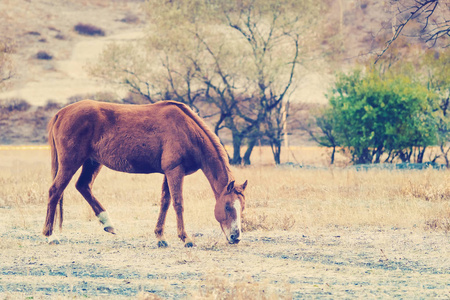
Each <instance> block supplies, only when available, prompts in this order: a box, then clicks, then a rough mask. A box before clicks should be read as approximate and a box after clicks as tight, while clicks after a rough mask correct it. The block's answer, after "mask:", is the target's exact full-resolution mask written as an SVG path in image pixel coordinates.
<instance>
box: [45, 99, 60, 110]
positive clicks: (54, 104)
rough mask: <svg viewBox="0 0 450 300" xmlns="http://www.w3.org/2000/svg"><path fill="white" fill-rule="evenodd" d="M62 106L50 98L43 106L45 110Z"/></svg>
mask: <svg viewBox="0 0 450 300" xmlns="http://www.w3.org/2000/svg"><path fill="white" fill-rule="evenodd" d="M61 107H62V105H61V103H58V102H56V101H54V100H48V101H47V103H46V104H45V106H44V107H43V108H44V110H46V111H49V110H58V109H60V108H61Z"/></svg>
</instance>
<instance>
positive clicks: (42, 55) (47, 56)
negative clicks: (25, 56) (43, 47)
mask: <svg viewBox="0 0 450 300" xmlns="http://www.w3.org/2000/svg"><path fill="white" fill-rule="evenodd" d="M36 58H37V59H43V60H51V59H53V55H51V54H49V53H47V52H45V51H39V52H38V53H36Z"/></svg>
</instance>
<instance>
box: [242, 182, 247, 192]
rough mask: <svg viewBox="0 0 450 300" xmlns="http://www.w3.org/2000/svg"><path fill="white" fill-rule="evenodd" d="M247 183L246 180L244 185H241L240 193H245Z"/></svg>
mask: <svg viewBox="0 0 450 300" xmlns="http://www.w3.org/2000/svg"><path fill="white" fill-rule="evenodd" d="M247 183H248V180H246V181H245V182H244V184H242V185H241V188H242V191H245V188H246V187H247Z"/></svg>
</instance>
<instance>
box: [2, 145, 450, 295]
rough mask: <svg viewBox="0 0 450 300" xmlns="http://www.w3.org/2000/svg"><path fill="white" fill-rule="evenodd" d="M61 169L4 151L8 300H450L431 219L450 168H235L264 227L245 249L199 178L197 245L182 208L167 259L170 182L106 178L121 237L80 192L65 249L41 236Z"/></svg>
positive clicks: (107, 174) (441, 207) (28, 154)
mask: <svg viewBox="0 0 450 300" xmlns="http://www.w3.org/2000/svg"><path fill="white" fill-rule="evenodd" d="M268 151H269V150H268ZM24 165H25V166H27V167H26V168H23V166H24ZM49 168H50V166H49V153H48V150H47V149H35V150H32V149H29V150H19V149H18V150H2V151H0V255H1V259H0V299H4V298H6V299H16V298H21V299H24V298H30V297H33V299H41V298H42V299H49V298H50V299H54V298H57V299H61V298H62V299H65V298H85V297H88V298H97V297H100V298H106V297H107V298H108V299H110V298H117V299H118V298H126V297H138V298H141V299H147V298H150V299H152V298H157V297H160V298H164V299H196V298H197V299H198V298H201V299H239V297H240V299H279V298H282V297H285V298H287V299H291V298H294V299H304V298H320V299H337V298H358V299H361V298H369V299H375V298H378V299H386V298H401V299H432V298H440V299H448V298H450V235H449V231H448V223H447V225H446V226H447V227H446V228H447V230H444V229H443V228H441V229H439V230H431V229H432V228H433V227H432V226H425V225H426V224H425V223H424V221H425V220H427V219H430V218H431V219H433V218H438V217H439V215H440V214H444V215H445V214H446V213H445V209H447V211H448V195H449V194H448V189H447V188H446V186H445V182H448V181H446V178H447V177H448V174H447V173H446V172H444V173H441V172H438V171H430V172H425V173H419V172H412V173H400V172H398V173H389V172H387V171H383V172H381V173H380V174H378V173H377V172H372V173H370V172H368V173H355V172H354V171H351V172H340V171H338V170H335V171H334V172H333V173H332V174H330V173H329V172H327V171H314V170H301V169H291V168H287V169H282V168H270V167H265V168H264V169H259V168H253V169H252V168H234V172H235V174H236V178H237V179H238V180H239V181H242V179H243V178H247V179H249V182H250V183H249V187H248V191H247V197H248V199H247V208H246V215H245V216H244V217H245V218H244V220H249V221H251V220H253V221H252V222H249V221H246V224H250V225H252V224H253V225H252V226H250V225H246V227H245V228H248V230H247V232H244V234H243V239H242V241H241V242H240V243H239V244H238V245H228V244H227V243H226V240H225V237H224V236H223V234H222V232H221V230H220V226H219V224H218V223H217V221H216V220H215V219H214V216H213V210H214V200H213V199H212V197H213V195H212V192H211V190H210V187H209V186H208V182H207V181H206V179H205V178H204V175H203V174H201V172H197V173H196V174H194V175H191V176H188V177H186V181H185V189H184V190H185V201H186V205H185V220H186V229H187V232H188V234H190V235H191V236H193V238H194V239H195V243H196V247H194V248H190V249H187V248H184V247H183V244H182V243H181V241H179V240H178V238H177V237H176V220H175V214H174V212H173V209H172V208H171V209H169V212H168V216H167V222H166V237H167V240H168V242H169V247H168V248H166V249H159V248H157V246H156V239H155V237H154V234H153V230H154V226H155V224H156V219H157V215H158V211H159V204H158V203H159V197H160V187H161V182H162V176H161V175H130V174H123V173H118V172H113V171H110V170H108V169H106V168H105V169H104V170H102V172H101V173H100V175H99V178H98V179H97V180H96V184H95V185H94V193H95V195H96V196H97V197H98V199H99V200H100V201H101V202H102V204H103V205H105V207H106V208H107V209H108V211H109V213H110V215H111V218H112V219H113V221H114V223H115V227H116V229H117V231H118V234H117V235H111V234H109V233H106V232H104V231H103V229H102V227H101V225H100V224H99V222H98V221H97V219H96V217H95V216H94V215H93V213H92V210H91V209H90V207H89V205H87V203H86V202H85V201H84V199H82V197H81V196H80V194H79V193H78V192H77V191H76V190H75V187H74V182H72V183H71V184H69V186H68V188H67V189H66V192H65V200H64V203H65V204H64V211H65V214H64V216H65V217H64V220H65V221H64V225H63V231H62V232H61V234H60V241H61V243H60V244H59V245H49V244H48V243H47V240H46V238H44V237H43V236H42V234H41V230H42V226H43V223H44V217H45V210H46V205H45V203H46V201H47V199H46V195H47V190H48V187H49V186H50V178H49V177H50V176H49V174H50V170H49ZM383 174H384V175H383ZM330 176H332V177H330ZM356 176H358V177H356ZM446 176H447V177H446ZM76 177H77V175H76V176H75V178H74V180H76ZM384 177H386V180H385V179H384ZM332 178H334V180H333V179H332ZM281 182H284V183H281ZM408 182H409V183H408ZM402 183H404V185H403V186H402V185H401V184H402ZM399 185H400V186H399ZM422 186H424V189H423V190H422ZM413 187H414V189H413V190H409V188H413ZM399 193H401V194H399ZM411 193H413V194H414V195H416V197H411V195H412V194H411ZM422 193H427V195H428V200H425V199H421V198H422V196H420V195H422ZM434 194H435V196H433V195H434ZM417 197H420V198H417ZM446 199H447V200H446ZM340 207H343V208H340ZM433 207H434V208H433ZM427 215H429V216H428V217H427ZM424 217H425V220H424ZM399 219H402V220H399ZM286 220H287V221H294V222H295V223H291V224H290V225H288V226H286V225H283V224H281V223H283V222H285V221H286ZM441 220H442V221H445V220H447V222H448V215H447V218H441ZM329 224H333V225H329ZM370 224H373V225H370ZM252 227H253V228H252ZM255 228H256V229H255ZM258 228H259V229H258ZM282 229H284V230H282Z"/></svg>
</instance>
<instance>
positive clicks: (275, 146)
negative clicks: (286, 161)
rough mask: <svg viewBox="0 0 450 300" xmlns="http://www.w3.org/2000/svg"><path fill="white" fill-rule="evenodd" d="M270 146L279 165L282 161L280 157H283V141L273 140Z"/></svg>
mask: <svg viewBox="0 0 450 300" xmlns="http://www.w3.org/2000/svg"><path fill="white" fill-rule="evenodd" d="M270 147H271V148H272V153H273V159H274V161H275V164H276V165H279V164H280V163H281V160H280V157H281V141H280V140H277V141H271V142H270Z"/></svg>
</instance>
